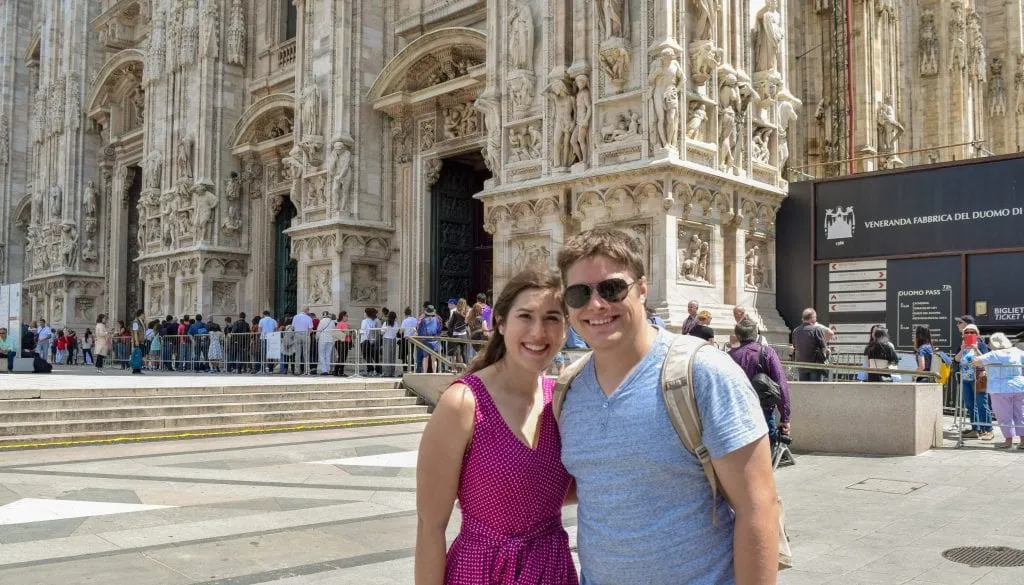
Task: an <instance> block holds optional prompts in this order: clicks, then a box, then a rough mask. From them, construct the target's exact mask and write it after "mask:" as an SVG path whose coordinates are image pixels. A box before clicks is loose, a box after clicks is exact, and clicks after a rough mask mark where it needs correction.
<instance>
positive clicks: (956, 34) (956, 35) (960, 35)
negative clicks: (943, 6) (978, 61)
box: [949, 0, 967, 71]
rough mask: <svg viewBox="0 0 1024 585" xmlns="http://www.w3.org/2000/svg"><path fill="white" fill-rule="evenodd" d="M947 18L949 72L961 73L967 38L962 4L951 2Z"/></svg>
mask: <svg viewBox="0 0 1024 585" xmlns="http://www.w3.org/2000/svg"><path fill="white" fill-rule="evenodd" d="M950 9H951V10H952V13H951V14H950V16H949V70H950V71H956V70H957V69H959V70H960V71H963V70H964V69H965V68H966V67H967V38H966V36H965V33H966V26H965V21H964V3H963V2H961V1H960V0H953V2H952V3H951V4H950Z"/></svg>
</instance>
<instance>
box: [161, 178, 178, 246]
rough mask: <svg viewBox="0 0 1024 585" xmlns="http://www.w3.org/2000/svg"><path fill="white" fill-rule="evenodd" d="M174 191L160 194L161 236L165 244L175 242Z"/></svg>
mask: <svg viewBox="0 0 1024 585" xmlns="http://www.w3.org/2000/svg"><path fill="white" fill-rule="evenodd" d="M174 211H175V210H174V191H167V192H166V193H163V194H161V195H160V232H161V234H160V238H161V240H162V241H163V243H164V245H166V246H170V245H171V244H173V243H174V234H175V225H174V218H175V214H174Z"/></svg>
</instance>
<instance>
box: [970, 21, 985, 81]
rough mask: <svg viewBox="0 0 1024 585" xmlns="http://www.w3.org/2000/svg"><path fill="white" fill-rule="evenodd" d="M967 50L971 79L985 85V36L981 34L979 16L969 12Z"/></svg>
mask: <svg viewBox="0 0 1024 585" xmlns="http://www.w3.org/2000/svg"><path fill="white" fill-rule="evenodd" d="M967 31H968V43H967V46H968V50H969V55H970V58H969V60H968V62H967V64H968V71H969V72H970V75H971V78H973V79H974V80H975V81H977V82H978V83H985V74H986V72H987V69H988V59H987V58H986V56H985V35H984V34H983V33H982V32H981V16H979V15H978V13H977V12H975V11H973V10H972V11H971V12H970V16H968V18H967Z"/></svg>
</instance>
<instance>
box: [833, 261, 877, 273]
mask: <svg viewBox="0 0 1024 585" xmlns="http://www.w3.org/2000/svg"><path fill="white" fill-rule="evenodd" d="M888 264H889V263H888V261H886V260H864V261H862V262H832V263H830V264H829V265H828V270H829V272H844V271H847V270H885V269H886V268H888Z"/></svg>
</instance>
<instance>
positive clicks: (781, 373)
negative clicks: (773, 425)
mask: <svg viewBox="0 0 1024 585" xmlns="http://www.w3.org/2000/svg"><path fill="white" fill-rule="evenodd" d="M765 360H767V362H768V377H769V378H771V379H772V380H774V381H775V383H776V384H778V385H779V391H780V392H781V394H782V402H780V403H779V412H781V413H782V425H783V426H784V427H786V428H784V429H783V431H784V432H787V433H788V432H789V417H790V415H791V414H792V408H791V406H790V398H789V382H788V381H787V380H786V371H785V369H783V367H782V362H781V361H779V354H777V353H775V349H774V348H772V347H770V346H769V347H768V348H767V349H766V350H765Z"/></svg>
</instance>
